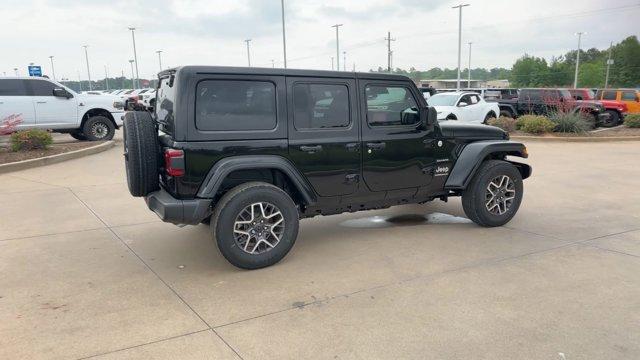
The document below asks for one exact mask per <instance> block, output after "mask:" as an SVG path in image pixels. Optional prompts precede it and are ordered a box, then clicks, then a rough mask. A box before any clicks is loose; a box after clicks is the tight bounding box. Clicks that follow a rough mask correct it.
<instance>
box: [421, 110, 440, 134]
mask: <svg viewBox="0 0 640 360" xmlns="http://www.w3.org/2000/svg"><path fill="white" fill-rule="evenodd" d="M436 122H438V112H437V111H436V108H434V107H433V106H425V107H421V108H420V128H421V129H422V130H427V129H429V128H431V127H432V126H433V125H434V124H435V123H436Z"/></svg>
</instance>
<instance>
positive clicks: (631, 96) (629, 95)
mask: <svg viewBox="0 0 640 360" xmlns="http://www.w3.org/2000/svg"><path fill="white" fill-rule="evenodd" d="M621 99H622V100H625V101H636V92H635V91H623V92H622V97H621Z"/></svg>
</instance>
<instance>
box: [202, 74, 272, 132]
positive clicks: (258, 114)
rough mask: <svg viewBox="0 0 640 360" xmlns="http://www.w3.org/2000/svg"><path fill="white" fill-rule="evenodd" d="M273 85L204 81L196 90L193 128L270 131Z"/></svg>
mask: <svg viewBox="0 0 640 360" xmlns="http://www.w3.org/2000/svg"><path fill="white" fill-rule="evenodd" d="M275 127H276V86H275V85H274V84H273V83H271V82H267V81H244V80H205V81H201V82H200V83H198V86H197V88H196V128H198V129H199V130H205V131H249V130H272V129H275Z"/></svg>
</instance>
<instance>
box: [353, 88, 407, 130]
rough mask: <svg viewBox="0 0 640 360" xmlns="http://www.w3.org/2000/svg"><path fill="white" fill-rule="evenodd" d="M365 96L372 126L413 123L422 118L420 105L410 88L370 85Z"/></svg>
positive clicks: (368, 118)
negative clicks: (419, 113) (419, 112)
mask: <svg viewBox="0 0 640 360" xmlns="http://www.w3.org/2000/svg"><path fill="white" fill-rule="evenodd" d="M365 97H366V99H367V122H368V123H369V125H371V126H397V125H413V124H416V123H417V122H418V121H419V120H420V119H419V116H418V105H417V103H416V100H415V99H414V97H413V95H412V94H411V91H409V89H408V88H405V87H400V86H379V85H370V86H367V87H366V88H365Z"/></svg>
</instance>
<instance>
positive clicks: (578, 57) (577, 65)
mask: <svg viewBox="0 0 640 360" xmlns="http://www.w3.org/2000/svg"><path fill="white" fill-rule="evenodd" d="M583 34H584V35H587V33H586V32H582V31H580V32H577V33H576V35H578V53H577V54H576V74H575V76H574V77H573V88H574V89H575V88H577V87H578V68H579V67H580V42H581V41H582V35H583Z"/></svg>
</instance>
